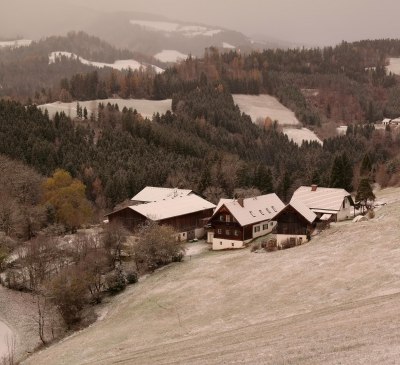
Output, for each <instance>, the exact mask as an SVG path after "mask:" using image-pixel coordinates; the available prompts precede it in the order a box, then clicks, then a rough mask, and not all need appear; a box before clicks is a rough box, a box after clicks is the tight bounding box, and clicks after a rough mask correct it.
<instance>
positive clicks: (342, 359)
mask: <svg viewBox="0 0 400 365" xmlns="http://www.w3.org/2000/svg"><path fill="white" fill-rule="evenodd" d="M399 192H400V190H399V189H391V190H387V191H385V190H384V191H382V192H380V197H381V198H383V199H386V201H392V203H391V204H388V205H387V206H385V207H383V208H382V209H381V210H380V211H378V212H377V215H376V218H375V219H373V220H371V221H368V222H363V223H351V222H345V223H340V224H335V225H332V227H331V228H330V229H329V230H327V231H325V232H323V233H322V234H321V235H320V236H318V237H315V238H314V239H313V240H312V241H311V243H310V244H306V245H303V246H300V247H296V248H293V249H290V250H286V251H278V252H275V253H269V254H255V253H250V251H249V250H242V251H234V252H219V253H215V252H207V251H206V252H204V253H202V254H200V255H198V256H193V257H192V258H191V259H189V258H187V259H186V260H185V261H184V262H183V263H181V264H176V265H171V266H169V267H167V268H165V269H164V270H161V271H158V272H156V273H155V274H153V275H151V276H150V277H148V278H147V279H146V280H144V281H142V282H141V283H139V284H138V285H136V286H133V287H131V288H129V289H128V290H127V291H126V292H125V293H124V294H122V295H121V296H119V297H117V298H116V299H115V301H114V302H113V304H112V305H111V307H110V308H109V311H108V314H107V315H106V317H105V319H104V320H102V321H100V322H98V323H96V324H95V325H93V326H92V327H90V328H88V329H86V330H84V331H82V332H80V333H77V334H75V335H73V336H71V337H70V338H68V339H66V340H64V341H62V342H60V343H58V344H56V345H54V346H53V347H51V348H49V349H47V350H45V351H43V352H41V353H38V354H36V355H34V356H32V357H31V358H30V359H29V360H28V361H26V362H25V364H39V365H40V364H48V363H52V364H54V365H58V364H69V363H74V364H83V363H85V364H110V363H119V364H155V363H157V364H178V363H179V364H183V363H190V364H221V363H228V364H229V363H242V364H261V363H262V364H310V363H315V364H319V363H324V364H337V363H342V364H354V363H366V362H368V363H389V362H392V363H393V362H395V359H397V358H398V356H399V355H400V349H399V348H398V346H397V345H395V344H396V343H397V341H398V338H399V336H400V320H399V318H398V313H397V312H398V306H399V304H400V284H399V281H398V272H399V271H400V249H399V247H398V245H399V243H398V236H399V233H400V232H399V229H398V228H394V227H397V222H398V219H399V218H400V200H399Z"/></svg>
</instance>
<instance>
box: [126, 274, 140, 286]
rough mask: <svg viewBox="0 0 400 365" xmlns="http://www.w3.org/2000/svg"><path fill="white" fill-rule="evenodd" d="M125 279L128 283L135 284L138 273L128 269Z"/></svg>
mask: <svg viewBox="0 0 400 365" xmlns="http://www.w3.org/2000/svg"><path fill="white" fill-rule="evenodd" d="M126 281H127V282H128V284H135V283H137V282H138V274H137V272H136V271H128V272H127V273H126Z"/></svg>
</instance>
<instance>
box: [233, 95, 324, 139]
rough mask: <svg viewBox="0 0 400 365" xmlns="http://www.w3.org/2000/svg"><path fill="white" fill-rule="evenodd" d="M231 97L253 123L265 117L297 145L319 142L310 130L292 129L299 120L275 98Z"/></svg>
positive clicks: (266, 96) (297, 124)
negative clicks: (279, 127) (305, 142)
mask: <svg viewBox="0 0 400 365" xmlns="http://www.w3.org/2000/svg"><path fill="white" fill-rule="evenodd" d="M232 96H233V100H234V102H235V103H236V104H237V105H238V106H239V108H240V110H241V111H242V112H244V113H246V114H248V115H250V117H251V120H252V121H253V123H255V122H256V121H257V120H258V119H262V120H264V119H265V118H266V117H269V118H271V119H272V121H275V120H277V121H278V123H279V124H280V125H282V126H283V127H284V128H283V133H285V134H286V135H287V136H288V137H289V139H293V141H294V142H296V143H297V144H301V142H302V141H303V140H308V141H319V142H321V140H320V139H319V138H318V137H317V135H316V134H315V133H314V132H312V131H311V130H309V129H307V128H301V129H299V128H293V127H295V126H299V125H300V122H299V120H298V119H297V118H296V116H295V114H294V112H292V111H291V110H290V109H288V108H286V107H285V106H284V105H282V104H281V103H280V102H279V101H278V99H276V98H275V97H273V96H271V95H266V94H264V95H239V94H235V95H232ZM321 143H322V142H321Z"/></svg>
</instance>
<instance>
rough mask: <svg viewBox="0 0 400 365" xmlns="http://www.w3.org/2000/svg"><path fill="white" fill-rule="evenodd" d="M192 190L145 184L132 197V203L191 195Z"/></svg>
mask: <svg viewBox="0 0 400 365" xmlns="http://www.w3.org/2000/svg"><path fill="white" fill-rule="evenodd" d="M193 194H194V192H193V191H192V190H189V189H172V188H160V187H154V186H146V187H145V188H144V189H143V190H141V191H140V192H139V193H137V194H136V195H135V196H134V197H133V198H132V199H131V201H132V203H133V204H142V203H150V202H156V201H160V200H164V199H168V198H175V197H178V196H180V197H182V196H188V195H193Z"/></svg>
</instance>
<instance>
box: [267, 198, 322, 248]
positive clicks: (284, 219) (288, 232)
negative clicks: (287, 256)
mask: <svg viewBox="0 0 400 365" xmlns="http://www.w3.org/2000/svg"><path fill="white" fill-rule="evenodd" d="M273 220H274V221H276V224H277V225H276V228H275V232H276V241H277V244H278V246H281V245H282V244H284V243H285V242H286V241H289V243H290V246H296V245H301V244H302V243H304V242H306V241H308V239H309V236H310V234H311V232H312V231H313V230H314V228H315V221H316V220H317V215H316V214H315V213H314V212H313V211H312V210H311V209H309V208H308V207H307V206H306V205H305V204H303V203H302V202H301V201H299V200H296V199H292V200H291V201H290V203H289V204H288V205H286V207H284V208H283V209H282V210H281V211H280V212H279V213H277V214H276V215H275V216H274V217H273Z"/></svg>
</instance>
